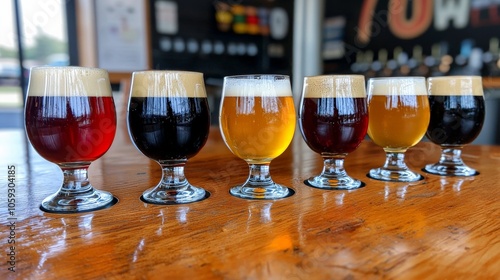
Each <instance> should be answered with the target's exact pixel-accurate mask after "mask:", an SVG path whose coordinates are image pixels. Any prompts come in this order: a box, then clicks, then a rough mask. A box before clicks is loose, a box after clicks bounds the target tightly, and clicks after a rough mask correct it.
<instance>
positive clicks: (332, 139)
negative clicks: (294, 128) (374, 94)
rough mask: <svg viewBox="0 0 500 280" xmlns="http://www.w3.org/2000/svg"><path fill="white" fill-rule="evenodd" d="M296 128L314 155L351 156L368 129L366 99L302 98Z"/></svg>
mask: <svg viewBox="0 0 500 280" xmlns="http://www.w3.org/2000/svg"><path fill="white" fill-rule="evenodd" d="M299 125H300V129H301V131H302V135H303V136H304V140H305V141H306V143H307V145H308V146H309V148H311V150H313V151H315V152H316V153H319V154H321V153H332V154H348V153H351V152H353V151H354V150H356V148H357V147H358V146H359V144H360V143H361V141H363V139H364V138H365V135H366V131H367V129H368V111H367V107H366V98H342V97H340V98H327V97H325V98H304V99H303V104H302V107H301V112H300V121H299Z"/></svg>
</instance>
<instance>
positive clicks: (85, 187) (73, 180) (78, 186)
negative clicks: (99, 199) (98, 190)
mask: <svg viewBox="0 0 500 280" xmlns="http://www.w3.org/2000/svg"><path fill="white" fill-rule="evenodd" d="M61 169H62V171H63V175H64V179H63V185H62V187H61V189H60V191H59V192H60V193H62V194H70V193H71V194H74V193H84V192H89V191H91V190H92V185H90V182H89V176H88V166H82V167H80V168H64V167H62V168H61Z"/></svg>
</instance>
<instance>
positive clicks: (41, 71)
mask: <svg viewBox="0 0 500 280" xmlns="http://www.w3.org/2000/svg"><path fill="white" fill-rule="evenodd" d="M28 95H29V96H112V92H111V84H110V82H109V76H108V72H107V71H106V70H104V69H99V68H89V67H78V66H37V67H33V68H31V70H30V78H29V85H28Z"/></svg>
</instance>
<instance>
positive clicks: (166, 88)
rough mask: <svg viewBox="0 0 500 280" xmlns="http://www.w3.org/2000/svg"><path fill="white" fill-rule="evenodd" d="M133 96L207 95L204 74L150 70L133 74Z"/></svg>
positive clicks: (198, 96) (195, 96) (131, 90)
mask: <svg viewBox="0 0 500 280" xmlns="http://www.w3.org/2000/svg"><path fill="white" fill-rule="evenodd" d="M130 92H131V96H132V97H193V98H200V97H207V92H206V90H205V83H204V81H203V74H202V73H199V72H189V71H166V70H149V71H139V72H134V73H133V74H132V85H131V88H130Z"/></svg>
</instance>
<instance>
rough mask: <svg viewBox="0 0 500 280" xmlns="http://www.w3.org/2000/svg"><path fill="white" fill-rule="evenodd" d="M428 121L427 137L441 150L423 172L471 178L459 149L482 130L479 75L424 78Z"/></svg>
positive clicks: (483, 111)
mask: <svg viewBox="0 0 500 280" xmlns="http://www.w3.org/2000/svg"><path fill="white" fill-rule="evenodd" d="M428 89H429V103H430V108H431V121H430V124H429V128H428V129H427V134H426V135H427V138H429V140H431V141H432V142H433V143H434V144H437V145H439V146H440V147H441V158H440V159H439V162H437V163H435V164H428V165H426V166H425V167H424V171H426V172H429V173H432V174H437V175H442V176H473V175H477V174H479V172H477V171H476V170H474V169H472V168H470V167H468V166H467V165H465V164H464V162H463V161H462V158H461V154H462V147H463V146H465V145H467V144H469V143H471V142H472V141H474V139H476V137H477V136H478V135H479V133H480V132H481V128H482V127H483V122H484V115H485V106H484V97H483V86H482V79H481V77H479V76H448V77H433V78H429V79H428Z"/></svg>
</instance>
